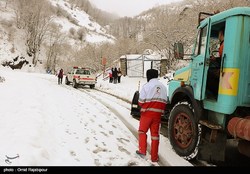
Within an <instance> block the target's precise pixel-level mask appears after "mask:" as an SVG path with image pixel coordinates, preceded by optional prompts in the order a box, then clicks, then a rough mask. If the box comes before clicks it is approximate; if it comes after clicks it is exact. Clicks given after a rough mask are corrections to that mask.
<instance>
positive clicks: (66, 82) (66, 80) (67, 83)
mask: <svg viewBox="0 0 250 174" xmlns="http://www.w3.org/2000/svg"><path fill="white" fill-rule="evenodd" d="M65 84H66V85H69V80H68V78H67V77H66V78H65Z"/></svg>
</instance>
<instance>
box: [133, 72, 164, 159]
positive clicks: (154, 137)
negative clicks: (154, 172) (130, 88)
mask: <svg viewBox="0 0 250 174" xmlns="http://www.w3.org/2000/svg"><path fill="white" fill-rule="evenodd" d="M146 75H147V83H146V84H144V85H143V87H142V89H141V91H140V93H139V100H138V104H139V106H140V107H141V110H140V112H141V116H140V123H139V130H138V135H139V150H137V151H136V153H137V154H138V155H140V156H141V157H144V156H145V155H146V151H147V132H148V130H149V129H150V134H151V152H150V153H151V161H152V162H158V160H159V158H158V148H159V140H160V137H159V131H160V124H161V116H162V114H163V113H164V111H165V108H166V103H167V100H168V96H167V89H166V86H165V85H163V84H162V83H161V82H160V81H159V80H158V70H156V69H149V70H147V72H146Z"/></svg>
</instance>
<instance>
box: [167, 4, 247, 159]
mask: <svg viewBox="0 0 250 174" xmlns="http://www.w3.org/2000/svg"><path fill="white" fill-rule="evenodd" d="M206 14H207V13H206ZM207 15H209V17H206V18H205V19H202V20H201V18H200V15H199V25H198V27H197V36H196V40H195V42H194V45H193V51H192V54H191V56H190V58H189V60H190V63H189V64H188V65H187V66H186V67H184V68H181V69H179V70H177V71H176V72H175V76H174V79H173V80H172V81H171V82H170V83H169V100H170V105H171V107H170V109H171V111H170V116H169V121H168V136H169V139H170V143H171V145H172V147H173V149H174V150H175V151H176V153H177V154H179V155H180V156H183V157H184V158H186V159H188V160H191V159H193V158H195V157H197V158H199V159H202V160H206V161H224V160H225V148H226V142H227V140H229V139H235V140H237V141H238V149H239V151H240V153H242V154H244V155H246V156H248V157H250V134H249V132H250V119H249V116H250V7H236V8H232V9H229V10H226V11H223V12H220V13H218V14H207ZM221 30H223V33H224V48H223V50H222V55H221V57H220V60H219V61H218V62H219V63H218V65H219V66H218V67H217V71H218V78H216V77H215V76H211V74H210V72H211V71H212V70H214V69H213V68H214V67H213V63H212V60H211V57H219V56H218V47H219V44H220V43H219V32H220V31H221ZM175 47H176V53H175V55H177V58H183V55H184V53H183V52H182V50H183V45H182V44H180V43H178V44H176V45H175ZM180 50H181V51H180ZM212 89H214V90H212Z"/></svg>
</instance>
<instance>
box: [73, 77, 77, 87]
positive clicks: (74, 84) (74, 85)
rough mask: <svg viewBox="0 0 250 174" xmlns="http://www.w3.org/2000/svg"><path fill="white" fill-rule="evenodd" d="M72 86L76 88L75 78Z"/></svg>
mask: <svg viewBox="0 0 250 174" xmlns="http://www.w3.org/2000/svg"><path fill="white" fill-rule="evenodd" d="M73 87H74V88H77V83H76V80H75V79H74V80H73Z"/></svg>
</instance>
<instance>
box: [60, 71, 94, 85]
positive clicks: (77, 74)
mask: <svg viewBox="0 0 250 174" xmlns="http://www.w3.org/2000/svg"><path fill="white" fill-rule="evenodd" d="M96 82H97V78H96V75H95V73H94V72H93V71H92V70H91V69H90V68H82V67H73V68H72V69H71V70H70V71H69V72H68V73H67V74H66V78H65V84H66V85H69V84H71V83H72V86H73V87H74V88H78V86H85V85H89V87H90V88H91V89H93V88H95V84H96Z"/></svg>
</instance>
